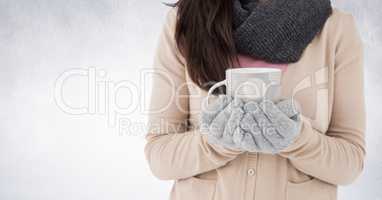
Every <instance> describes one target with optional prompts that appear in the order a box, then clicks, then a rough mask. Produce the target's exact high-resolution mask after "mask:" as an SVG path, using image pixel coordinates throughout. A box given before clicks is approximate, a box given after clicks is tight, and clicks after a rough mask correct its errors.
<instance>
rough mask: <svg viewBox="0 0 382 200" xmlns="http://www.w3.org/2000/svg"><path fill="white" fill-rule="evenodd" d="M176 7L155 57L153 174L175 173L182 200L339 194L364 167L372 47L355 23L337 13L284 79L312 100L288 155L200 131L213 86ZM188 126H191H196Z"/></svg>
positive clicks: (310, 199) (305, 104)
mask: <svg viewBox="0 0 382 200" xmlns="http://www.w3.org/2000/svg"><path fill="white" fill-rule="evenodd" d="M176 12H177V11H176V8H174V9H171V11H170V12H169V13H168V16H167V20H166V23H165V25H164V30H163V32H162V34H161V37H160V40H159V46H158V50H157V52H156V57H155V65H154V68H155V71H156V73H155V74H154V76H153V91H152V98H151V104H150V110H149V111H150V114H149V134H148V135H147V141H148V142H147V145H146V147H145V154H146V156H147V160H148V162H149V165H150V167H151V170H152V172H153V174H154V175H155V176H156V177H158V178H159V179H163V180H175V182H174V186H173V189H172V192H171V195H170V196H171V199H176V200H187V199H190V200H196V199H201V200H212V199H214V200H234V199H235V200H236V199H238V200H241V199H242V200H254V199H256V200H335V199H336V196H337V195H336V193H337V185H345V184H350V183H352V182H353V181H354V180H355V179H356V178H357V176H358V175H359V174H360V173H361V171H362V169H363V162H364V156H365V142H364V132H365V109H364V94H363V48H362V42H361V39H360V37H359V35H358V32H357V29H356V25H355V21H354V19H353V17H352V16H351V15H349V14H346V13H343V12H341V11H338V10H337V9H335V10H334V12H333V14H332V16H331V17H330V18H329V19H328V21H327V22H326V24H325V26H324V28H323V30H322V31H321V32H320V33H319V34H318V35H317V36H316V37H315V39H314V40H313V41H312V42H311V43H310V45H309V46H308V47H307V48H306V50H305V52H304V54H303V56H302V58H301V59H300V61H299V62H297V63H294V64H290V65H289V66H288V68H287V70H286V71H285V72H283V77H282V87H283V89H282V94H283V95H284V96H289V97H290V96H292V95H293V96H294V98H295V99H297V100H298V102H299V103H300V104H301V106H302V113H303V115H304V120H303V129H302V131H301V133H300V135H299V136H298V138H297V140H296V141H295V142H294V144H292V145H291V146H290V147H288V148H287V149H285V150H284V151H283V152H282V153H280V154H278V155H270V154H262V153H246V152H245V153H243V152H235V151H231V150H227V149H224V148H222V147H219V146H214V145H211V144H209V143H208V142H207V141H206V137H205V135H204V134H201V133H200V132H199V131H198V128H197V127H198V123H199V120H198V118H199V115H200V104H201V101H202V99H203V98H204V97H205V96H206V91H204V90H201V89H200V88H199V87H198V86H197V85H196V84H194V83H193V82H192V81H191V80H190V78H189V76H188V74H187V70H186V67H187V65H186V63H185V60H184V58H183V57H182V55H181V54H180V53H179V51H178V49H177V47H176V44H175V40H174V28H175V20H176ZM187 123H188V126H187Z"/></svg>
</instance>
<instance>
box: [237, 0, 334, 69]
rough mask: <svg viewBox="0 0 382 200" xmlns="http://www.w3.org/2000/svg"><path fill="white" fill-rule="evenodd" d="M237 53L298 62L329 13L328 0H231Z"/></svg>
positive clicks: (279, 60)
mask: <svg viewBox="0 0 382 200" xmlns="http://www.w3.org/2000/svg"><path fill="white" fill-rule="evenodd" d="M233 4H234V14H233V27H234V41H235V45H236V48H237V51H238V53H241V54H245V55H248V56H251V57H253V58H257V59H262V60H265V61H267V62H272V63H292V62H297V61H298V60H299V59H300V57H301V55H302V53H303V51H304V49H305V48H306V47H307V46H308V44H309V43H310V42H311V41H312V40H313V38H314V37H315V36H316V34H317V33H318V32H319V31H320V30H321V29H322V27H323V26H324V24H325V22H326V20H327V19H328V17H329V16H330V15H331V13H332V7H331V3H330V0H266V1H264V0H263V1H261V2H259V0H233Z"/></svg>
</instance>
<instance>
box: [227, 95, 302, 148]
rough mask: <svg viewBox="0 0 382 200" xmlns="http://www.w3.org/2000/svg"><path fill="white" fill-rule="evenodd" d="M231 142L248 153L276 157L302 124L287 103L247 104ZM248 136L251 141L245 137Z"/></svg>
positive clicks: (291, 104) (292, 107)
mask: <svg viewBox="0 0 382 200" xmlns="http://www.w3.org/2000/svg"><path fill="white" fill-rule="evenodd" d="M244 110H245V113H246V114H245V115H244V117H243V119H242V121H241V123H240V128H241V129H239V130H240V131H239V133H237V134H235V135H234V141H235V143H237V144H242V145H241V146H242V148H243V149H244V150H246V151H249V152H263V153H272V154H275V153H278V152H280V151H281V150H283V149H285V148H286V147H288V146H289V145H291V144H292V143H293V141H294V139H295V138H296V137H297V136H298V134H300V129H301V120H300V115H299V111H298V109H297V106H295V105H294V102H293V101H292V100H290V99H288V100H283V101H280V102H278V103H277V104H275V103H273V102H272V101H269V100H263V101H259V102H256V101H250V102H247V103H246V104H245V105H244ZM248 133H250V134H251V136H252V140H250V141H247V140H246V138H245V136H246V135H247V134H248Z"/></svg>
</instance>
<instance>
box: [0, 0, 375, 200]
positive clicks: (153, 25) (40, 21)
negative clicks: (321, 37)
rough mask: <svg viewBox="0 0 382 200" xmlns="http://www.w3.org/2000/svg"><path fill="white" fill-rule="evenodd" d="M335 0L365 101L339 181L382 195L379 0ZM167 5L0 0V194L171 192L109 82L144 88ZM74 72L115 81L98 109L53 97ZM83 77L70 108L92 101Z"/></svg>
mask: <svg viewBox="0 0 382 200" xmlns="http://www.w3.org/2000/svg"><path fill="white" fill-rule="evenodd" d="M336 4H337V5H338V6H339V7H341V8H343V9H345V10H348V11H351V12H352V13H354V15H355V16H356V18H357V20H358V23H359V27H360V29H361V32H362V36H363V38H364V40H365V44H366V49H365V50H366V96H367V108H368V131H367V140H368V157H367V165H366V169H365V172H364V174H363V176H362V177H361V178H360V179H359V180H358V181H357V182H356V183H355V184H354V185H352V186H349V187H345V188H341V191H340V197H341V198H340V199H342V200H345V199H346V200H358V199H367V200H380V199H382V191H381V190H380V188H382V159H381V158H380V155H379V154H380V152H381V151H382V147H381V146H382V136H381V134H380V129H381V128H382V126H381V123H380V122H379V121H378V120H380V119H382V114H381V111H382V109H381V105H380V102H382V92H381V91H382V65H381V62H382V55H381V51H382V41H381V35H382V34H381V33H382V29H381V28H382V26H381V25H382V23H381V21H380V20H381V19H382V14H381V13H380V10H381V8H382V2H381V1H379V0H363V1H357V0H337V1H336ZM167 9H168V8H166V7H165V6H163V5H162V4H161V3H160V2H159V1H155V0H140V1H138V0H97V1H94V0H66V1H62V0H34V1H32V0H0V199H1V200H51V199H57V200H85V199H92V200H104V199H105V200H106V199H113V200H119V199H121V200H122V199H129V200H138V199H167V196H168V193H169V190H170V185H171V182H162V181H158V180H156V179H155V178H154V177H152V175H151V173H150V170H149V169H148V166H147V164H146V161H145V158H144V155H143V147H144V143H145V141H144V139H143V137H144V134H145V132H144V128H141V125H142V124H143V123H144V122H145V116H144V115H143V114H142V111H141V110H140V108H141V107H142V106H140V107H138V108H137V109H135V110H133V111H132V112H130V113H129V114H127V115H121V114H116V113H114V112H115V111H123V110H121V109H117V108H116V107H115V106H116V105H119V106H121V107H127V106H128V105H129V103H135V104H134V105H137V103H141V104H143V103H144V102H145V101H144V100H143V102H136V101H137V100H134V99H130V97H131V96H133V95H132V94H131V93H129V90H126V89H123V88H122V89H120V90H118V91H116V90H115V89H113V87H116V86H115V85H116V84H118V83H122V82H120V81H125V82H123V83H127V82H126V81H130V83H133V84H135V85H137V87H138V89H140V90H142V91H132V92H135V93H133V94H137V93H138V92H139V94H140V95H144V94H147V93H148V92H149V90H148V89H147V88H144V87H143V85H142V84H140V83H141V82H140V81H141V80H140V74H141V72H142V69H145V68H147V67H148V66H150V64H151V60H152V56H153V51H154V48H155V45H156V40H157V37H158V34H159V30H160V28H161V25H162V23H163V20H164V17H165V14H166V10H167ZM91 67H95V68H91ZM73 69H82V70H92V69H95V70H96V72H97V78H96V79H92V80H95V81H96V82H97V84H96V85H97V88H98V90H99V91H100V92H102V91H105V90H104V89H102V88H103V85H107V86H109V87H111V89H109V90H108V91H109V95H100V97H99V98H93V99H92V100H94V99H96V101H92V102H95V103H96V105H98V106H99V108H100V109H96V110H95V111H94V112H93V111H92V110H89V111H88V112H87V113H85V114H81V115H74V114H70V112H69V111H68V110H67V109H63V107H61V108H60V107H59V106H58V105H57V104H56V102H55V93H54V92H55V88H56V85H55V84H56V81H57V80H58V79H59V78H60V77H61V78H62V77H63V75H65V72H72V71H73ZM84 72H86V71H84ZM63 73H64V74H63ZM69 80H70V81H69ZM87 81H88V79H87V78H86V77H84V76H70V79H68V81H66V82H65V84H64V86H63V94H64V97H65V100H66V102H67V103H68V104H69V105H70V106H72V107H79V106H86V105H87V104H88V89H89V88H88V84H87ZM113 84H114V85H113ZM113 91H114V92H118V93H115V94H117V95H116V96H117V100H116V103H113V99H111V98H112V97H113V95H112V94H113V93H112V92H113ZM134 96H136V95H134ZM101 97H106V99H108V100H109V102H108V101H105V99H103V98H101ZM141 97H143V96H141ZM105 105H108V106H109V107H107V106H106V107H105ZM103 108H105V110H106V111H108V112H107V113H104V112H103ZM64 111H66V112H64ZM67 112H69V113H67ZM355 114H356V113H355ZM113 116H116V118H113ZM121 119H122V121H119V120H121ZM113 122H116V123H115V124H113ZM128 128H129V129H128ZM126 130H131V131H130V132H126Z"/></svg>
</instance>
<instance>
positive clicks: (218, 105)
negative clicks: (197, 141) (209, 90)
mask: <svg viewBox="0 0 382 200" xmlns="http://www.w3.org/2000/svg"><path fill="white" fill-rule="evenodd" d="M243 105H244V102H243V101H242V100H240V99H236V98H232V97H231V96H227V95H220V96H219V97H218V99H217V100H216V101H214V102H213V103H211V104H210V105H208V106H206V102H204V104H203V107H202V113H201V131H202V132H203V133H207V134H208V135H207V140H208V142H209V143H211V144H217V145H221V146H223V147H225V148H228V149H232V150H238V151H241V150H243V149H242V148H241V147H240V146H238V145H237V144H235V143H234V141H233V135H234V132H235V130H236V129H237V128H239V124H240V121H241V119H242V118H243V116H244V110H243Z"/></svg>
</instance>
